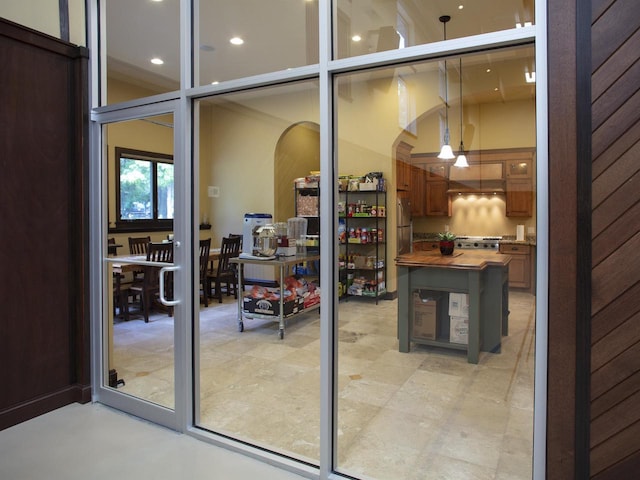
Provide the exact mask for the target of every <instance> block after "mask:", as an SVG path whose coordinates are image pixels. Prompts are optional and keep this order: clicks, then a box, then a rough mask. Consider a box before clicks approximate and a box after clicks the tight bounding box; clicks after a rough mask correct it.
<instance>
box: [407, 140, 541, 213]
mask: <svg viewBox="0 0 640 480" xmlns="http://www.w3.org/2000/svg"><path fill="white" fill-rule="evenodd" d="M436 155H437V154H436V153H428V154H427V153H416V154H413V155H411V168H410V179H411V180H410V182H409V187H408V190H409V196H410V198H411V204H412V213H413V216H414V217H420V216H451V204H452V201H451V199H452V196H454V195H458V194H483V193H499V194H504V195H505V204H506V208H505V210H506V215H507V216H508V217H531V216H532V215H533V202H534V178H535V161H534V158H535V150H533V149H513V150H491V151H481V152H469V154H468V155H467V159H468V161H469V165H470V166H469V168H456V167H453V166H452V163H453V162H443V161H442V160H440V159H439V158H437V156H436Z"/></svg>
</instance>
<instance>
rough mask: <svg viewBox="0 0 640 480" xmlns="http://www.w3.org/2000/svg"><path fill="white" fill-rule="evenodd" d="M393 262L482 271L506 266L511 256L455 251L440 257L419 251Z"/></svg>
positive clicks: (410, 265)
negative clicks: (492, 267)
mask: <svg viewBox="0 0 640 480" xmlns="http://www.w3.org/2000/svg"><path fill="white" fill-rule="evenodd" d="M395 261H396V265H397V266H398V267H442V268H455V269H461V270H483V269H484V268H486V267H489V266H507V265H508V264H509V262H510V261H511V255H505V254H502V253H498V252H487V251H484V250H455V251H454V252H453V255H442V254H441V253H440V252H438V251H420V252H413V253H407V254H404V255H400V256H398V257H396V259H395Z"/></svg>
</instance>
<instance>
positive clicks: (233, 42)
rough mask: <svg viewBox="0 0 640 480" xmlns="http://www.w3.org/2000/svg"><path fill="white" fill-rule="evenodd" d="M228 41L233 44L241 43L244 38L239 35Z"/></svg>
mask: <svg viewBox="0 0 640 480" xmlns="http://www.w3.org/2000/svg"><path fill="white" fill-rule="evenodd" d="M229 42H231V44H233V45H242V44H243V43H244V40H243V39H241V38H240V37H233V38H232V39H231V40H229Z"/></svg>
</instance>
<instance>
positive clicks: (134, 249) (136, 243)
mask: <svg viewBox="0 0 640 480" xmlns="http://www.w3.org/2000/svg"><path fill="white" fill-rule="evenodd" d="M149 243H151V237H129V254H130V255H146V254H147V246H148V245H149ZM142 274H143V271H142V270H134V272H133V281H134V282H135V281H138V280H142Z"/></svg>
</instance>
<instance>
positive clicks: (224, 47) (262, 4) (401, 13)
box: [104, 0, 535, 102]
mask: <svg viewBox="0 0 640 480" xmlns="http://www.w3.org/2000/svg"><path fill="white" fill-rule="evenodd" d="M179 3H180V2H179V0H161V1H157V0H155V1H154V0H105V15H104V19H105V24H106V45H107V55H108V76H109V77H111V78H119V79H122V80H126V81H128V82H132V83H136V84H139V85H141V86H144V87H146V88H149V89H151V90H152V91H155V92H165V91H171V90H176V89H178V86H179V78H180V74H179V66H180V65H179V53H180V49H179V45H180V37H179V30H180V11H179ZM196 4H197V5H198V6H197V7H195V9H196V11H197V15H196V18H197V19H198V21H197V23H196V25H195V28H196V31H198V32H199V33H198V34H197V37H198V38H197V41H196V45H197V46H198V49H197V54H196V58H195V61H196V62H195V63H196V72H195V75H194V78H195V79H196V82H197V83H198V84H208V83H211V82H215V81H225V80H230V79H237V78H242V77H245V76H250V75H255V74H260V73H266V72H271V71H278V70H285V69H287V68H291V67H298V66H303V65H308V64H313V63H317V31H316V30H317V29H315V28H313V27H314V26H315V25H316V24H317V8H318V7H317V0H310V1H309V0H199V2H196ZM461 4H462V5H463V6H464V8H463V9H459V8H458V7H459V5H461ZM335 5H336V6H337V8H336V9H334V11H336V14H335V17H336V21H335V23H336V24H337V25H338V27H337V29H336V34H335V37H336V41H335V44H336V47H335V50H336V53H335V56H336V57H338V58H344V57H348V56H353V55H361V54H367V53H372V52H375V51H380V50H385V49H389V48H397V47H398V46H400V47H401V46H402V43H404V44H405V46H411V45H416V44H426V43H431V42H435V41H439V40H442V39H443V37H444V24H443V23H442V22H441V21H440V20H439V17H440V16H442V15H450V17H451V20H450V21H449V22H447V24H446V38H447V39H452V38H458V37H462V36H468V35H475V34H480V33H486V32H491V31H496V30H502V29H510V28H514V27H515V26H516V25H515V24H516V23H517V22H519V23H524V22H531V21H533V0H491V2H486V1H485V2H480V1H478V0H431V1H428V2H427V1H424V0H336V2H335ZM396 32H400V35H401V36H399V35H398V34H397V33H396ZM354 35H359V36H360V37H361V39H360V41H358V42H356V41H354V40H353V36H354ZM233 36H239V37H242V38H243V40H244V42H245V43H244V44H243V45H241V46H235V45H232V44H231V43H229V39H230V38H231V37H233ZM154 57H158V58H161V59H162V60H163V61H164V63H163V64H162V65H154V64H152V63H151V59H152V58H154ZM448 65H449V67H450V68H453V69H457V62H448ZM489 68H490V69H491V75H487V72H486V70H487V69H489ZM533 70H534V60H533V48H529V49H526V50H522V49H520V50H518V51H517V53H515V52H513V51H512V52H509V51H507V52H501V53H487V54H484V55H476V56H473V57H468V58H465V60H464V77H463V78H464V85H465V91H466V92H467V93H466V94H465V101H467V99H468V100H469V101H474V102H493V101H509V100H515V99H522V98H532V97H533V95H534V93H535V87H534V84H532V83H526V82H525V72H528V73H531V72H533ZM456 76H457V75H456ZM496 88H498V90H496Z"/></svg>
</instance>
